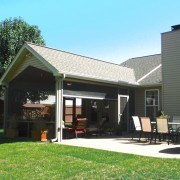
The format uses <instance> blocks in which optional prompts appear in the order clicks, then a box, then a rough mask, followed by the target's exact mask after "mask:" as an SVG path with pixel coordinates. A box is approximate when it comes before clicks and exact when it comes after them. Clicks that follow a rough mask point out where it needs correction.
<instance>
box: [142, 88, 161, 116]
mask: <svg viewBox="0 0 180 180" xmlns="http://www.w3.org/2000/svg"><path fill="white" fill-rule="evenodd" d="M148 91H157V93H158V100H157V105H147V104H146V96H147V92H148ZM144 99H145V116H147V109H146V108H147V107H158V111H159V89H146V90H145V95H144Z"/></svg>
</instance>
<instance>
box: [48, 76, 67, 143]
mask: <svg viewBox="0 0 180 180" xmlns="http://www.w3.org/2000/svg"><path fill="white" fill-rule="evenodd" d="M65 77H66V75H65V74H63V77H61V81H60V80H59V78H60V77H57V79H56V124H55V138H54V139H51V140H50V142H57V141H60V142H61V140H62V122H61V121H62V111H63V107H62V106H63V80H64V79H65ZM60 83H62V84H61V85H60ZM60 86H61V91H59V87H60ZM59 101H61V102H60V103H61V105H60V103H59ZM59 105H60V106H59ZM59 110H60V113H59ZM59 133H61V134H59ZM58 137H60V139H58Z"/></svg>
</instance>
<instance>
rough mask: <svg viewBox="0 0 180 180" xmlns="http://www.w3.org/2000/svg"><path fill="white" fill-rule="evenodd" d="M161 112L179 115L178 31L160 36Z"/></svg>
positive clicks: (179, 55) (179, 42)
mask: <svg viewBox="0 0 180 180" xmlns="http://www.w3.org/2000/svg"><path fill="white" fill-rule="evenodd" d="M162 80H163V110H164V111H165V113H166V114H168V115H180V95H179V93H180V30H176V31H171V32H167V33H163V34H162Z"/></svg>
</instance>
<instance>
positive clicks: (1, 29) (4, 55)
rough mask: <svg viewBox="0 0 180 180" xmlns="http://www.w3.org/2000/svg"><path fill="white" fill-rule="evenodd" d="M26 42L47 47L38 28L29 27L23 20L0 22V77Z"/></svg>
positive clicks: (10, 19)
mask: <svg viewBox="0 0 180 180" xmlns="http://www.w3.org/2000/svg"><path fill="white" fill-rule="evenodd" d="M25 41H27V42H32V43H35V44H38V45H45V41H44V39H43V37H42V35H41V31H40V30H39V29H38V26H35V25H29V24H28V23H26V22H25V21H24V20H23V19H21V18H13V19H12V18H9V19H5V20H4V21H2V22H0V77H1V76H2V75H3V73H4V72H5V70H6V68H7V67H8V66H9V64H10V63H11V61H12V60H13V59H14V57H15V56H16V54H17V53H18V51H19V50H20V48H21V46H22V45H23V44H24V42H25Z"/></svg>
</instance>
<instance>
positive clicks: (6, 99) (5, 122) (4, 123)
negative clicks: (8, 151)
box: [3, 85, 9, 135]
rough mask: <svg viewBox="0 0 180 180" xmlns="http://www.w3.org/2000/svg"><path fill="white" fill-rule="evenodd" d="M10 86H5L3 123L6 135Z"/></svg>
mask: <svg viewBox="0 0 180 180" xmlns="http://www.w3.org/2000/svg"><path fill="white" fill-rule="evenodd" d="M8 94H9V93H8V86H7V85H6V86H4V122H3V129H4V135H5V134H6V129H7V120H8Z"/></svg>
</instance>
